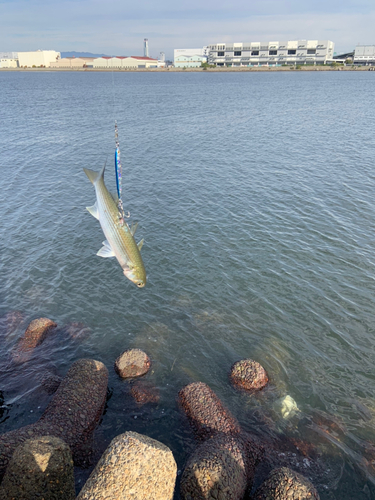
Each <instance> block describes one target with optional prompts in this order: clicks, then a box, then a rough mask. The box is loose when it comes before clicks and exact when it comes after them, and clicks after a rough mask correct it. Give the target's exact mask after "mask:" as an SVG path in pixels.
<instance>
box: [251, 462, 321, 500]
mask: <svg viewBox="0 0 375 500" xmlns="http://www.w3.org/2000/svg"><path fill="white" fill-rule="evenodd" d="M319 498H320V497H319V494H318V492H317V491H316V489H315V488H314V486H313V485H312V484H311V483H310V481H309V480H308V479H306V478H305V477H304V476H302V474H299V473H298V472H294V471H293V470H291V469H289V468H288V467H281V468H280V469H274V470H273V471H271V472H270V474H269V475H268V477H267V479H266V480H265V481H264V483H263V484H262V485H261V486H260V487H259V488H258V489H257V490H256V492H255V494H254V495H253V497H252V499H253V500H266V499H267V500H319Z"/></svg>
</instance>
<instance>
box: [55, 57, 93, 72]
mask: <svg viewBox="0 0 375 500" xmlns="http://www.w3.org/2000/svg"><path fill="white" fill-rule="evenodd" d="M94 59H95V57H62V58H61V59H58V60H57V61H55V62H51V64H50V68H64V69H78V68H85V67H88V68H89V67H92V66H93V61H94Z"/></svg>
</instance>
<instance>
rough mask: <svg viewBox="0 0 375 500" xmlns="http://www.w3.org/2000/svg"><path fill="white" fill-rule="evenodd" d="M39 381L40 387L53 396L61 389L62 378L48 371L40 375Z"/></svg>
mask: <svg viewBox="0 0 375 500" xmlns="http://www.w3.org/2000/svg"><path fill="white" fill-rule="evenodd" d="M39 380H40V385H41V386H42V387H43V389H44V390H45V391H46V393H47V394H49V395H52V394H54V393H55V392H56V391H57V389H58V388H59V385H60V384H61V381H62V378H61V377H59V376H58V375H55V374H54V373H52V372H50V371H48V370H44V371H43V372H42V373H41V374H40V376H39Z"/></svg>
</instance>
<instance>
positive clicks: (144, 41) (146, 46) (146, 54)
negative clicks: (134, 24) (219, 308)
mask: <svg viewBox="0 0 375 500" xmlns="http://www.w3.org/2000/svg"><path fill="white" fill-rule="evenodd" d="M143 55H144V57H148V55H149V54H148V38H145V39H144V40H143Z"/></svg>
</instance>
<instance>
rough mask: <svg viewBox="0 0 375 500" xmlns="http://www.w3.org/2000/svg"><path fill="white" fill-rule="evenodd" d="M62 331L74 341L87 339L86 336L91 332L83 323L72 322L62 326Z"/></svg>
mask: <svg viewBox="0 0 375 500" xmlns="http://www.w3.org/2000/svg"><path fill="white" fill-rule="evenodd" d="M63 330H64V332H66V333H67V335H68V336H69V338H70V339H71V340H75V341H81V342H82V341H83V340H85V339H87V337H88V336H89V335H90V333H91V329H90V328H89V327H88V326H86V325H85V324H84V323H80V322H73V323H68V324H67V325H65V326H64V327H63Z"/></svg>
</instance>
